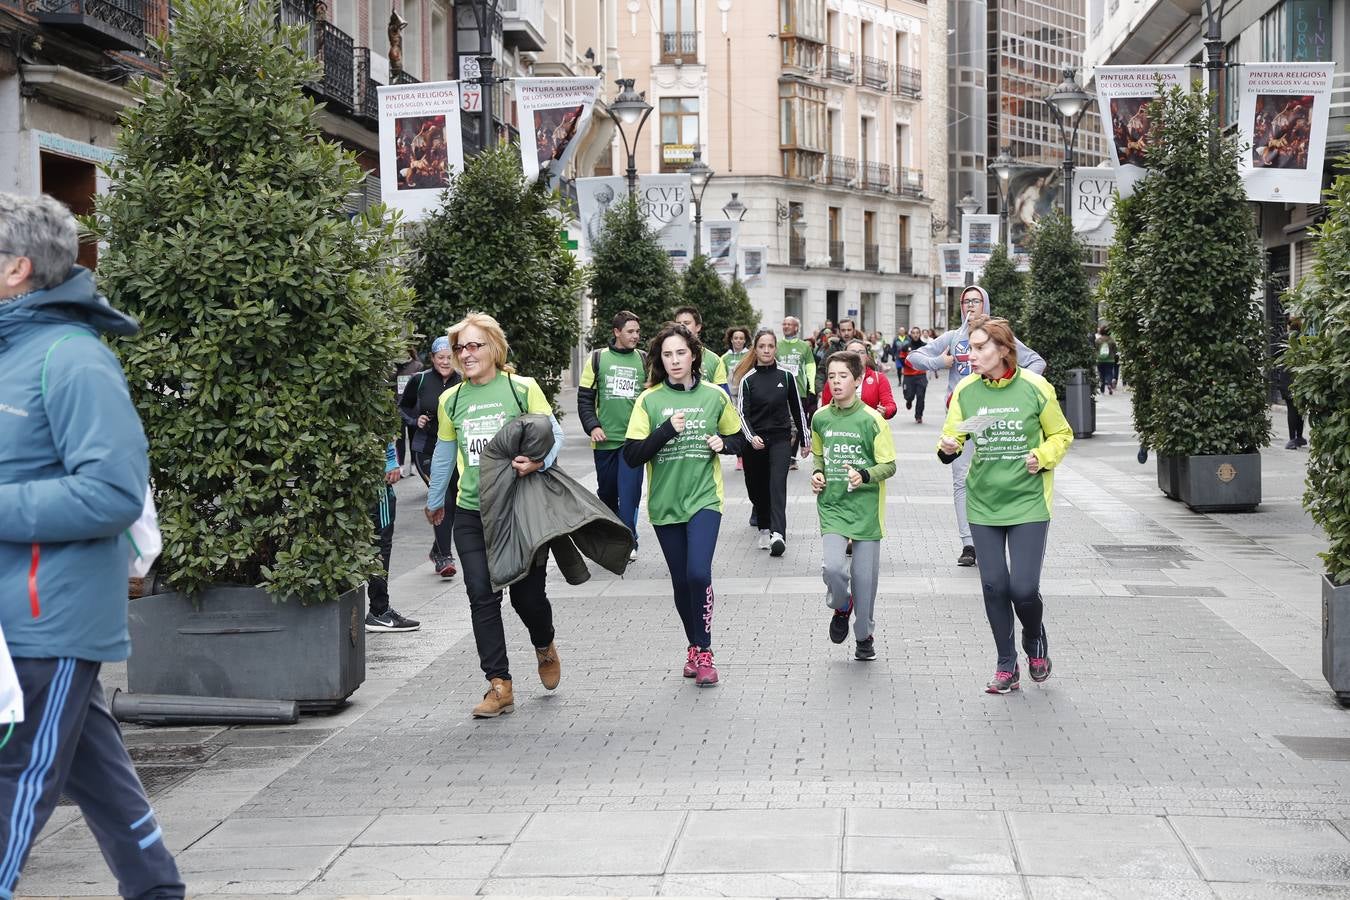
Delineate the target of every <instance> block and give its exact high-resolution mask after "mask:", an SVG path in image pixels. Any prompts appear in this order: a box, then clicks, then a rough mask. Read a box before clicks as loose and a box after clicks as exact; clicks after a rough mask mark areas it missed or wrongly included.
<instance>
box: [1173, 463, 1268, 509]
mask: <svg viewBox="0 0 1350 900" xmlns="http://www.w3.org/2000/svg"><path fill="white" fill-rule="evenodd" d="M1177 461H1178V465H1179V467H1178V470H1177V476H1178V479H1177V483H1176V487H1177V493H1178V494H1179V495H1180V497H1181V502H1182V503H1185V504H1186V505H1187V506H1189V507H1190V508H1191V509H1192V510H1194V511H1195V512H1250V511H1251V510H1253V509H1256V507H1258V506H1260V505H1261V454H1259V453H1235V454H1231V455H1220V456H1182V457H1178V460H1177Z"/></svg>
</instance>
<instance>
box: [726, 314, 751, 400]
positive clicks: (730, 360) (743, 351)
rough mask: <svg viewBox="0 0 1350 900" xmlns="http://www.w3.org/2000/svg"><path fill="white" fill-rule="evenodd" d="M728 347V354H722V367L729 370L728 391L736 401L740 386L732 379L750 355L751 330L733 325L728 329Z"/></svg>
mask: <svg viewBox="0 0 1350 900" xmlns="http://www.w3.org/2000/svg"><path fill="white" fill-rule="evenodd" d="M726 345H727V352H726V353H723V354H722V365H723V366H725V367H726V370H727V390H728V392H730V394H731V399H732V400H735V399H736V393H737V390H738V389H739V387H740V385H739V383H738V382H737V381H736V379H734V378H733V377H732V373H733V372H735V371H736V367H737V366H738V365H740V364H741V360H743V359H745V358H746V357H747V356H749V355H750V329H748V328H742V327H741V326H739V325H732V326H731V327H730V328H728V329H727V336H726Z"/></svg>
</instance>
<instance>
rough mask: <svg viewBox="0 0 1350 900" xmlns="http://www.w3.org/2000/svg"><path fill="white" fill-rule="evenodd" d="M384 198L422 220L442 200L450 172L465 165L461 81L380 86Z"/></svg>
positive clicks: (387, 203)
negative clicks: (460, 115) (461, 120)
mask: <svg viewBox="0 0 1350 900" xmlns="http://www.w3.org/2000/svg"><path fill="white" fill-rule="evenodd" d="M378 98H379V116H380V199H381V200H383V201H384V204H385V206H388V207H389V208H390V209H397V210H400V211H401V212H402V213H403V217H404V219H405V220H407V221H411V222H417V221H420V220H421V219H423V218H425V217H426V215H427V213H429V212H431V211H432V210H434V209H436V208H437V207H439V206H440V203H441V192H442V191H444V190H445V189H446V188H447V187H449V186H450V175H451V174H452V173H454V172H462V171H463V170H464V143H463V136H462V134H461V132H460V125H459V82H457V81H437V82H431V83H428V84H400V85H388V86H381V87H380V88H379V93H378Z"/></svg>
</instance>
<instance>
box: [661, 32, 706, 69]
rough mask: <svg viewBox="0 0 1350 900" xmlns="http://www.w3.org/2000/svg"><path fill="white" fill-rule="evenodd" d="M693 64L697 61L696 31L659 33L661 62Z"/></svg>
mask: <svg viewBox="0 0 1350 900" xmlns="http://www.w3.org/2000/svg"><path fill="white" fill-rule="evenodd" d="M677 59H678V60H679V61H680V62H694V61H696V60H697V59H698V32H697V31H663V32H661V61H662V62H673V61H675V60H677Z"/></svg>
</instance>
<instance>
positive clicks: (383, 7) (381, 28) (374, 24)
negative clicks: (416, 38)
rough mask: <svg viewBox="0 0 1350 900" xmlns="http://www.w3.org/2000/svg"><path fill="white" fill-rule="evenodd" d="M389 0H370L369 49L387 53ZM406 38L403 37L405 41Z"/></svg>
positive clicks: (385, 54)
mask: <svg viewBox="0 0 1350 900" xmlns="http://www.w3.org/2000/svg"><path fill="white" fill-rule="evenodd" d="M390 2H391V0H370V49H371V50H373V51H374V52H376V53H378V54H380V55H381V56H388V55H389V11H390V6H389V4H390ZM406 40H407V39H406V38H405V39H404V41H405V43H406Z"/></svg>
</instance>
